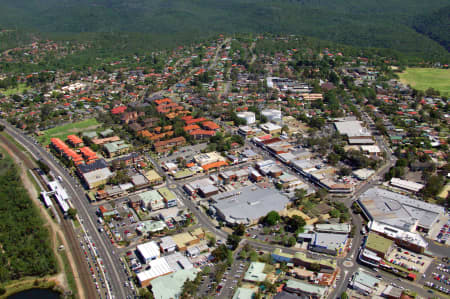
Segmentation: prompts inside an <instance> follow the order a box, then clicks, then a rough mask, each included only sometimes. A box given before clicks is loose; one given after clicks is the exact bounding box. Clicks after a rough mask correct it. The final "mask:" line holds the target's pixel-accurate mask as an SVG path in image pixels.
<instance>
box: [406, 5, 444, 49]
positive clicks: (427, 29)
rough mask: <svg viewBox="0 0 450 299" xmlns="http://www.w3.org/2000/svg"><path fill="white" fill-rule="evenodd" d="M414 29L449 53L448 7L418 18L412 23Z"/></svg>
mask: <svg viewBox="0 0 450 299" xmlns="http://www.w3.org/2000/svg"><path fill="white" fill-rule="evenodd" d="M414 28H415V29H416V30H417V31H418V32H420V33H423V34H425V35H428V36H429V37H430V38H431V39H433V40H435V41H437V42H438V43H440V44H441V45H442V46H444V47H445V48H446V49H447V51H450V5H448V6H446V7H443V8H441V9H439V10H438V11H436V12H434V13H431V14H428V15H422V16H419V17H418V18H417V19H416V20H415V21H414Z"/></svg>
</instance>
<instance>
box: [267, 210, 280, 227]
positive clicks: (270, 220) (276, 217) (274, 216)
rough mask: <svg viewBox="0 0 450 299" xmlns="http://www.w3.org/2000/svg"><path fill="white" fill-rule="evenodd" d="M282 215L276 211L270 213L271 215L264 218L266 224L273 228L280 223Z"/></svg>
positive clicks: (268, 214)
mask: <svg viewBox="0 0 450 299" xmlns="http://www.w3.org/2000/svg"><path fill="white" fill-rule="evenodd" d="M280 218H281V217H280V214H278V212H276V211H270V212H269V213H267V215H266V216H265V217H264V220H263V222H264V224H266V225H269V226H273V225H275V224H277V223H278V221H280Z"/></svg>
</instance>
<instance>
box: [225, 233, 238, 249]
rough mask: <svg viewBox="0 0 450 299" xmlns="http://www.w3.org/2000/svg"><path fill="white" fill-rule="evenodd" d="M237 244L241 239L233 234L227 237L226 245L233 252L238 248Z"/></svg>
mask: <svg viewBox="0 0 450 299" xmlns="http://www.w3.org/2000/svg"><path fill="white" fill-rule="evenodd" d="M239 242H241V237H240V236H238V235H235V234H232V235H228V237H227V244H228V245H230V247H231V249H232V250H235V249H236V248H237V247H238V246H239Z"/></svg>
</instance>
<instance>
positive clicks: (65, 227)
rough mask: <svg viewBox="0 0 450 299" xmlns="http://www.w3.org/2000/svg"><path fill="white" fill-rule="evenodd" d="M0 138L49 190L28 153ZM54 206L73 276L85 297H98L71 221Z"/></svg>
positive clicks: (6, 139)
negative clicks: (59, 220)
mask: <svg viewBox="0 0 450 299" xmlns="http://www.w3.org/2000/svg"><path fill="white" fill-rule="evenodd" d="M0 140H1V142H3V143H4V144H5V145H6V146H8V147H9V148H10V149H11V150H12V151H13V152H14V154H15V155H16V156H17V157H18V158H19V159H20V160H21V161H22V162H23V163H24V165H25V166H26V168H28V169H31V170H32V171H33V172H34V174H35V175H36V178H37V179H38V180H39V181H40V182H41V184H42V186H44V188H45V191H49V189H48V187H47V185H46V183H45V181H44V180H43V179H42V177H41V176H40V175H39V173H38V172H37V171H36V168H37V165H36V163H35V162H34V161H33V160H31V159H30V158H29V157H28V155H26V154H25V153H24V152H22V151H21V150H20V149H18V148H17V146H16V145H15V144H14V143H13V142H11V141H10V140H9V139H8V138H6V137H5V136H3V135H0ZM55 206H56V207H57V208H56V210H57V213H58V215H59V217H60V219H61V229H62V231H63V233H64V237H65V238H66V240H67V244H69V250H70V252H71V253H72V256H73V258H74V261H75V264H76V269H72V271H73V273H74V275H75V276H78V277H79V279H80V281H81V285H82V286H83V290H84V293H85V296H86V298H89V299H90V298H98V294H97V291H96V289H95V287H94V284H93V282H92V279H91V273H90V272H89V269H88V266H87V263H86V261H85V258H84V256H83V255H82V251H81V247H80V245H79V241H78V239H77V237H76V235H75V232H74V230H73V227H72V223H71V221H70V220H67V219H65V218H64V215H63V214H62V213H61V210H60V209H59V207H58V206H57V205H55Z"/></svg>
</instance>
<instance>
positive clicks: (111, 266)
mask: <svg viewBox="0 0 450 299" xmlns="http://www.w3.org/2000/svg"><path fill="white" fill-rule="evenodd" d="M1 123H2V124H3V125H4V126H5V131H6V132H7V133H8V134H9V135H11V136H12V137H13V138H14V139H15V140H16V141H17V142H18V143H20V144H21V145H22V146H23V147H24V148H26V149H27V150H28V151H29V152H30V154H31V155H32V156H33V157H34V158H35V159H37V160H39V159H40V160H43V161H44V162H45V163H46V164H47V165H48V166H49V167H50V169H51V170H52V171H53V173H55V174H56V175H58V176H60V177H61V179H62V182H61V184H62V186H63V187H64V188H65V189H66V191H67V193H68V195H69V196H70V201H71V203H72V205H73V206H74V207H75V208H76V209H77V211H78V215H79V217H80V218H82V219H83V221H82V226H83V227H84V230H85V231H86V233H87V234H88V236H89V237H90V238H91V240H92V242H93V243H94V244H95V247H96V248H97V250H98V255H99V257H100V258H101V259H102V261H103V264H104V268H105V272H106V277H107V278H108V281H109V282H110V286H111V295H108V296H109V297H111V298H120V299H122V298H127V296H129V295H132V293H131V290H129V289H126V288H125V287H124V286H123V285H124V282H125V281H126V280H127V279H128V276H127V274H126V272H125V271H124V270H123V268H121V266H120V265H121V263H122V261H121V259H120V256H119V255H116V254H114V250H115V247H114V246H113V245H112V244H111V243H110V241H109V239H108V238H106V235H100V233H99V232H98V230H97V225H96V222H95V218H96V216H95V208H94V207H93V206H91V205H90V203H89V201H88V198H87V196H86V194H85V192H84V190H83V189H82V188H81V187H80V185H79V184H78V183H77V181H76V180H75V179H74V178H73V177H72V176H71V175H70V174H69V173H68V172H67V170H66V169H65V168H63V167H62V166H61V165H60V164H59V163H58V162H57V161H56V160H55V159H54V157H53V156H52V155H51V154H50V153H48V152H47V151H46V150H45V149H43V148H42V147H41V146H39V145H38V144H37V143H36V142H35V141H34V140H33V139H31V138H30V137H28V136H27V135H25V134H24V133H23V132H21V131H19V130H18V129H16V128H14V127H12V126H11V125H9V124H8V123H7V122H5V121H3V120H2V121H1ZM77 248H78V249H79V250H80V251H81V247H79V246H77Z"/></svg>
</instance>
